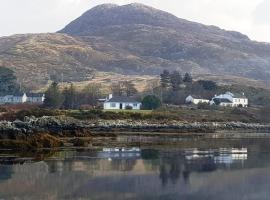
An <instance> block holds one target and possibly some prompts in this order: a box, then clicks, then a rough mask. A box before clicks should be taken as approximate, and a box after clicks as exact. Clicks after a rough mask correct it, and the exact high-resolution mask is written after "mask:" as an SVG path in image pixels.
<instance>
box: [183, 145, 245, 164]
mask: <svg viewBox="0 0 270 200" xmlns="http://www.w3.org/2000/svg"><path fill="white" fill-rule="evenodd" d="M205 158H208V159H211V160H213V161H214V163H215V164H226V165H230V164H233V163H237V162H241V163H244V161H245V160H247V158H248V150H247V148H220V149H217V150H207V151H203V150H198V149H190V150H187V151H185V159H186V160H187V161H188V162H193V161H196V160H201V159H205Z"/></svg>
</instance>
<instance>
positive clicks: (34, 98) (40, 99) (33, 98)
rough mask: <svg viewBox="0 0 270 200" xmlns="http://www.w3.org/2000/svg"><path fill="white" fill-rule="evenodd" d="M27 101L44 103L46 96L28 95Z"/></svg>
mask: <svg viewBox="0 0 270 200" xmlns="http://www.w3.org/2000/svg"><path fill="white" fill-rule="evenodd" d="M27 102H29V103H36V104H42V103H43V102H44V97H28V98H27Z"/></svg>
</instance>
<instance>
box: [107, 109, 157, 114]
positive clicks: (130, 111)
mask: <svg viewBox="0 0 270 200" xmlns="http://www.w3.org/2000/svg"><path fill="white" fill-rule="evenodd" d="M103 112H116V113H121V112H124V113H125V112H126V113H142V114H151V113H152V112H153V111H152V110H120V109H118V110H115V109H106V110H103Z"/></svg>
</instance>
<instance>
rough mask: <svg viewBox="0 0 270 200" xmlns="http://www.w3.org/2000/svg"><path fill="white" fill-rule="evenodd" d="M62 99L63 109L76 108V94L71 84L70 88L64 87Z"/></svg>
mask: <svg viewBox="0 0 270 200" xmlns="http://www.w3.org/2000/svg"><path fill="white" fill-rule="evenodd" d="M63 97H64V102H63V107H64V108H65V109H74V108H75V107H77V105H76V99H77V92H76V89H75V88H74V85H73V84H71V85H70V87H66V88H65V89H64V91H63Z"/></svg>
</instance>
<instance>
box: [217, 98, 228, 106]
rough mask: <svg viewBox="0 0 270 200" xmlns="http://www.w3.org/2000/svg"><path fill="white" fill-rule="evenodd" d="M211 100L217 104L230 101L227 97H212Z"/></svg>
mask: <svg viewBox="0 0 270 200" xmlns="http://www.w3.org/2000/svg"><path fill="white" fill-rule="evenodd" d="M213 101H214V102H215V104H217V105H219V104H221V103H232V101H230V100H229V99H226V98H214V99H213Z"/></svg>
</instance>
